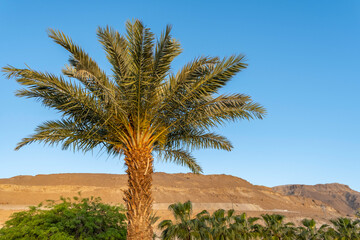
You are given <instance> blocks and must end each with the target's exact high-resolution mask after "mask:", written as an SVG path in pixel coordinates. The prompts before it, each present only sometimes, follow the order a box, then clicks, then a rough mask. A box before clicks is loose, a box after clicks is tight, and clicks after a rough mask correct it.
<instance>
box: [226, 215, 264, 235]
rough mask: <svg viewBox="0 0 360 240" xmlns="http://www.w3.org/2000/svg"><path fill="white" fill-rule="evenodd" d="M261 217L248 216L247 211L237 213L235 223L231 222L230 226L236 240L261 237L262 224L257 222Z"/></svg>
mask: <svg viewBox="0 0 360 240" xmlns="http://www.w3.org/2000/svg"><path fill="white" fill-rule="evenodd" d="M258 219H259V218H257V217H249V218H248V217H247V216H246V213H242V214H241V215H236V216H235V217H234V223H231V224H230V226H229V228H230V230H231V232H232V233H233V235H234V238H233V239H234V240H250V239H257V238H259V237H260V233H259V231H258V229H259V227H260V225H258V224H255V222H256V221H257V220H258Z"/></svg>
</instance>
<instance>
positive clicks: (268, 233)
mask: <svg viewBox="0 0 360 240" xmlns="http://www.w3.org/2000/svg"><path fill="white" fill-rule="evenodd" d="M261 217H262V219H263V220H264V222H265V226H264V227H263V228H262V230H261V235H262V237H263V239H269V240H282V239H283V240H286V239H295V236H296V228H295V227H294V224H293V223H284V218H285V217H284V216H283V215H279V214H271V215H270V214H263V215H261Z"/></svg>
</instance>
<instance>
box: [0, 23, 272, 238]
mask: <svg viewBox="0 0 360 240" xmlns="http://www.w3.org/2000/svg"><path fill="white" fill-rule="evenodd" d="M170 30H171V28H170V27H169V26H168V27H167V28H166V30H165V31H164V32H163V34H162V35H161V37H160V38H159V39H158V40H157V42H156V43H155V40H154V34H153V33H151V32H150V29H149V28H146V27H145V26H144V25H143V24H142V23H141V22H140V21H138V20H136V21H134V22H127V23H126V31H127V34H126V36H125V37H123V36H121V35H120V34H119V33H118V32H117V31H114V30H113V29H111V28H109V27H106V28H98V31H97V35H98V38H99V41H100V43H101V44H102V46H103V48H104V50H105V52H106V56H107V59H108V61H109V62H110V64H111V67H112V73H111V75H107V74H106V73H105V72H104V71H103V70H101V69H100V67H99V66H98V64H97V63H96V62H95V61H94V60H93V59H92V58H90V56H89V55H88V54H87V53H86V52H85V51H84V50H83V49H82V48H81V47H79V46H77V45H76V44H74V42H73V41H72V40H71V39H70V38H69V37H67V36H66V35H65V34H64V33H62V32H61V31H56V30H49V37H50V38H52V39H53V40H54V41H55V42H56V43H57V44H59V45H61V46H62V47H64V48H65V49H66V50H67V51H68V52H69V53H70V60H69V65H67V66H65V68H64V69H63V75H65V77H64V76H57V75H55V74H51V73H43V72H39V71H35V70H33V69H31V68H26V69H19V68H15V67H12V66H7V67H4V68H3V71H4V72H5V74H6V76H7V77H8V78H12V77H14V78H15V79H16V80H17V82H18V83H20V84H21V85H23V86H24V87H25V89H21V90H19V91H18V92H17V94H16V95H17V96H20V97H26V98H34V99H36V100H38V101H40V102H41V103H42V104H44V105H45V106H47V107H50V108H53V109H55V110H56V111H58V112H60V113H62V117H61V119H59V120H56V121H47V122H45V123H43V124H41V125H39V126H38V127H37V128H36V129H35V133H34V134H33V135H31V136H30V137H27V138H24V139H23V140H22V141H21V142H20V143H19V144H18V146H17V148H16V149H20V148H21V147H23V146H25V145H28V144H30V143H33V142H42V143H45V144H49V145H58V144H59V145H61V146H62V148H63V149H68V148H73V149H74V150H81V151H84V152H87V151H90V150H93V149H94V148H96V147H101V148H102V149H105V150H106V151H107V152H108V153H109V154H113V155H124V156H125V158H124V160H125V164H126V166H127V170H126V172H127V174H128V190H127V191H126V192H125V197H124V200H125V202H126V206H127V209H128V212H127V216H128V221H129V225H128V239H130V240H131V239H151V238H152V228H151V224H150V223H151V219H150V216H151V211H152V202H153V198H152V193H151V184H152V173H153V156H154V154H157V156H158V157H159V158H161V159H163V160H164V161H169V162H174V163H176V164H180V165H184V166H187V167H189V168H190V169H191V170H192V171H193V172H194V173H199V172H201V171H202V169H201V167H200V166H199V165H198V164H197V162H196V161H195V159H194V158H193V157H192V155H191V154H190V152H189V151H190V150H191V149H199V148H215V149H223V150H227V151H230V150H231V149H232V145H231V143H230V142H229V141H228V140H227V139H226V138H225V137H223V136H221V135H218V134H216V133H213V132H210V130H211V129H213V128H214V127H217V126H219V125H222V124H223V123H225V122H227V121H235V120H240V119H248V120H249V119H254V118H259V119H261V118H262V117H263V116H264V114H265V109H264V108H263V107H262V106H260V105H259V104H257V103H254V102H252V100H251V98H250V97H249V96H247V95H244V94H226V95H225V94H219V90H220V89H221V88H222V87H223V86H225V85H226V84H227V83H228V82H229V80H230V79H231V78H232V77H233V76H235V74H236V73H238V72H239V71H241V70H242V69H245V68H246V66H247V64H246V63H245V62H244V56H243V55H234V56H231V57H228V58H224V59H219V58H218V57H199V58H196V59H195V60H193V61H192V62H190V63H188V64H187V65H185V66H184V67H183V68H182V69H181V70H180V71H179V72H178V73H177V74H173V73H172V72H171V67H170V64H171V62H172V61H173V59H174V58H175V57H176V56H178V55H179V54H180V53H181V48H180V45H179V43H178V42H177V41H176V40H174V39H173V38H172V37H171V34H170Z"/></svg>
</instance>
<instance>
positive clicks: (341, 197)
mask: <svg viewBox="0 0 360 240" xmlns="http://www.w3.org/2000/svg"><path fill="white" fill-rule="evenodd" d="M273 190H274V191H275V192H278V193H281V194H284V195H287V196H302V197H307V198H312V199H316V200H318V201H321V202H323V203H325V204H327V205H330V206H332V207H333V208H334V209H336V210H338V211H339V212H341V213H343V214H346V215H349V216H352V215H354V213H355V212H356V211H357V210H359V208H360V193H359V192H356V191H354V190H352V189H351V188H349V186H347V185H343V184H339V183H332V184H317V185H313V186H311V185H284V186H277V187H274V188H273Z"/></svg>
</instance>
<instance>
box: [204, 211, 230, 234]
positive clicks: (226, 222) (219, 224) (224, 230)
mask: <svg viewBox="0 0 360 240" xmlns="http://www.w3.org/2000/svg"><path fill="white" fill-rule="evenodd" d="M234 213H235V211H234V209H230V210H228V211H225V210H224V209H218V210H216V211H215V212H214V213H213V214H212V215H211V217H209V219H208V224H209V228H210V234H211V239H214V240H226V239H233V238H234V233H233V231H232V229H231V228H230V227H229V226H230V224H232V223H234V222H235V219H234V217H235V216H234Z"/></svg>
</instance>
